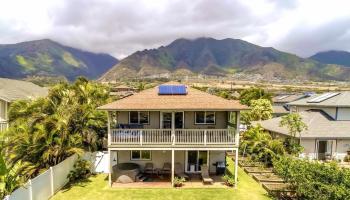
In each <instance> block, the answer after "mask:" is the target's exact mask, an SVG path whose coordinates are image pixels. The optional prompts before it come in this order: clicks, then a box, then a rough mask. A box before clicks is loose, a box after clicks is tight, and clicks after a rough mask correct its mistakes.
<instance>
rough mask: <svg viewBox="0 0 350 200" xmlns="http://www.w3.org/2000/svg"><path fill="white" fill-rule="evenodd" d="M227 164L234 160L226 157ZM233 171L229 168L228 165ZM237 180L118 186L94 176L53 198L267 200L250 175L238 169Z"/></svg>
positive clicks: (62, 199)
mask: <svg viewBox="0 0 350 200" xmlns="http://www.w3.org/2000/svg"><path fill="white" fill-rule="evenodd" d="M228 160H230V161H229V164H230V166H232V164H233V162H232V161H231V159H228ZM230 169H231V170H232V168H231V167H230ZM238 173H239V176H238V178H239V182H238V188H237V189H232V188H229V189H224V188H222V189H221V188H220V189H217V188H212V189H211V188H203V189H181V188H180V189H175V188H174V189H170V188H169V189H118V188H110V187H108V186H107V178H106V177H107V176H106V175H102V174H100V175H97V176H94V177H91V178H89V180H88V181H85V182H83V183H79V184H75V185H73V186H72V187H71V188H69V189H64V190H62V191H60V192H58V193H57V194H56V195H55V196H54V197H53V198H52V200H66V199H70V200H77V199H81V200H84V199H115V200H117V199H120V200H129V199H132V200H134V199H158V200H160V199H184V200H189V199H191V200H192V199H201V200H202V199H203V200H205V199H208V200H215V199H220V200H224V199H247V200H260V199H270V198H269V197H267V193H266V191H265V190H264V189H263V188H262V187H261V186H260V185H259V184H258V183H256V182H255V181H254V180H253V179H252V178H251V177H250V176H248V175H247V174H245V173H244V171H243V170H242V169H241V168H239V171H238Z"/></svg>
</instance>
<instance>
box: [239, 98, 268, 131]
mask: <svg viewBox="0 0 350 200" xmlns="http://www.w3.org/2000/svg"><path fill="white" fill-rule="evenodd" d="M250 108H251V110H249V111H245V112H242V123H243V124H247V125H250V123H251V121H261V120H268V119H271V118H272V112H273V110H272V105H271V102H270V101H269V100H267V99H258V100H252V101H251V105H250Z"/></svg>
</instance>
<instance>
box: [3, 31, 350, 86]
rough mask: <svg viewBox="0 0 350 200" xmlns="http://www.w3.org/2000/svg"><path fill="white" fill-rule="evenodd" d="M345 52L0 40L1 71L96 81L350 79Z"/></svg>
mask: <svg viewBox="0 0 350 200" xmlns="http://www.w3.org/2000/svg"><path fill="white" fill-rule="evenodd" d="M349 66H350V53H349V52H344V51H327V52H320V53H317V54H315V55H314V56H311V57H310V58H301V57H299V56H297V55H294V54H290V53H287V52H283V51H279V50H276V49H274V48H272V47H261V46H258V45H255V44H252V43H249V42H246V41H244V40H239V39H229V38H228V39H223V40H217V39H213V38H197V39H177V40H175V41H173V42H171V43H170V44H169V45H166V46H161V47H159V48H156V49H146V50H143V51H137V52H135V53H133V54H131V55H129V56H128V57H126V58H124V59H122V60H120V61H118V59H116V58H114V57H113V56H111V55H108V54H98V53H92V52H88V51H84V50H80V49H76V48H72V47H68V46H65V45H62V44H59V43H58V42H55V41H52V40H49V39H44V40H35V41H28V42H22V43H17V44H3V45H1V44H0V77H8V78H19V79H20V78H26V77H30V76H39V77H40V76H42V77H46V76H53V77H56V76H63V77H65V78H67V79H68V80H74V79H75V78H76V77H77V76H86V77H88V78H90V79H97V78H99V80H101V81H114V80H116V79H125V78H144V77H157V76H158V75H159V76H160V75H162V74H167V75H171V76H175V77H179V76H185V75H198V74H205V75H215V76H230V75H233V74H235V73H246V74H261V75H262V76H263V77H264V78H266V80H269V79H271V78H280V79H304V80H342V81H350V67H349Z"/></svg>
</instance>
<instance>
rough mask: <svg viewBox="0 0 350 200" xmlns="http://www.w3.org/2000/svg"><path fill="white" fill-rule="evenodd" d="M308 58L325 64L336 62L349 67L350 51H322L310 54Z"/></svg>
mask: <svg viewBox="0 0 350 200" xmlns="http://www.w3.org/2000/svg"><path fill="white" fill-rule="evenodd" d="M310 59H313V60H316V61H318V62H321V63H325V64H336V65H343V66H345V67H350V52H347V51H335V50H331V51H323V52H319V53H316V54H315V55H313V56H311V57H310Z"/></svg>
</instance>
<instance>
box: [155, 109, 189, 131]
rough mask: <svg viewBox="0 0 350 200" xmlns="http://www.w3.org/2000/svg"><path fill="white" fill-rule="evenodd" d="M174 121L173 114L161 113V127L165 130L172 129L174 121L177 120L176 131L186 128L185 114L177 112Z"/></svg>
mask: <svg viewBox="0 0 350 200" xmlns="http://www.w3.org/2000/svg"><path fill="white" fill-rule="evenodd" d="M174 116H175V117H174V119H173V115H172V113H171V112H162V113H161V127H162V128H163V129H171V128H172V127H171V126H172V120H175V123H174V124H175V129H179V128H183V127H184V112H175V113H174Z"/></svg>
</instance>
